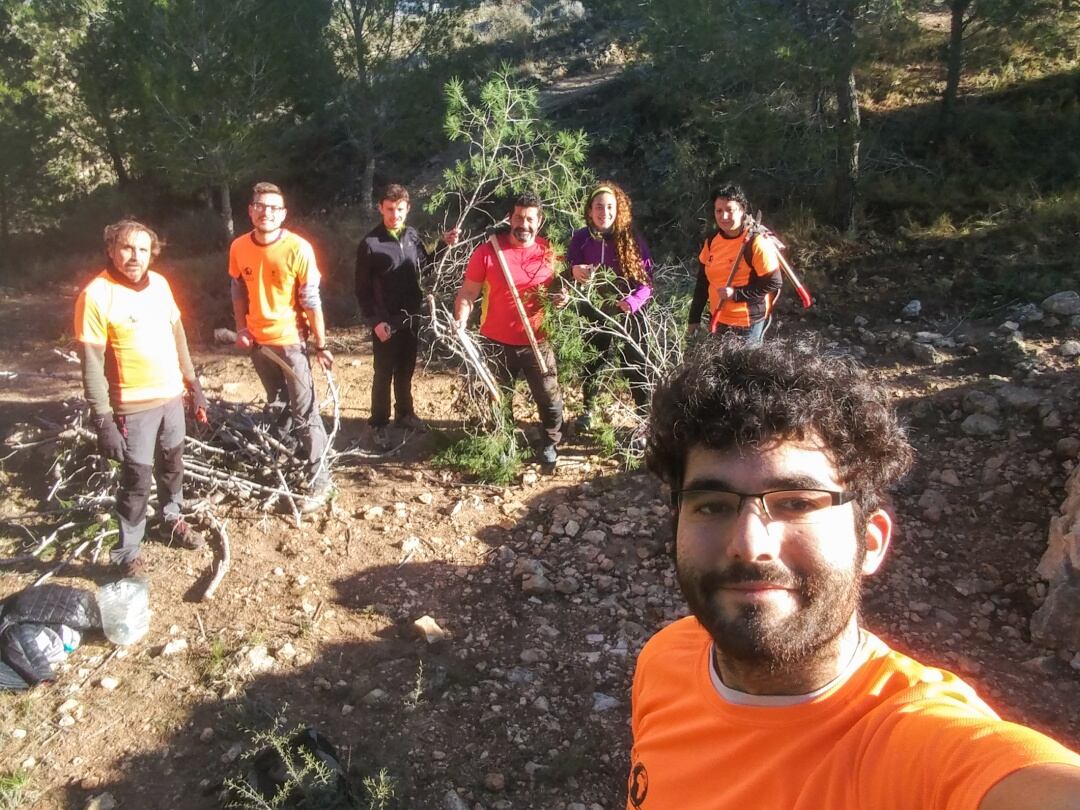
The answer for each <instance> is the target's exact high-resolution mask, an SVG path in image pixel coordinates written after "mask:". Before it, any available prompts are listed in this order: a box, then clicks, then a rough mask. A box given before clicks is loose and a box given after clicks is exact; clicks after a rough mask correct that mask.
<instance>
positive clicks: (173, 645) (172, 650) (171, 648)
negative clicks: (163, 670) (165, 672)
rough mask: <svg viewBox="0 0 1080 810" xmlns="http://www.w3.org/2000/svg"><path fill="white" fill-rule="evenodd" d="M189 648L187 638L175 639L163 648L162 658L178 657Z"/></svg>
mask: <svg viewBox="0 0 1080 810" xmlns="http://www.w3.org/2000/svg"><path fill="white" fill-rule="evenodd" d="M187 648H188V643H187V639H186V638H174V639H173V640H172V641H170V642H169V643H168V644H166V645H165V646H164V647H162V648H161V654H162V656H166V657H167V656H170V655H178V654H179V653H182V652H184V651H185V650H187Z"/></svg>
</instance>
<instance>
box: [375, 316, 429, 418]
mask: <svg viewBox="0 0 1080 810" xmlns="http://www.w3.org/2000/svg"><path fill="white" fill-rule="evenodd" d="M418 346H419V341H418V340H417V337H416V332H414V331H413V329H412V326H411V325H408V324H407V325H405V326H403V327H401V328H400V329H396V330H394V333H393V334H392V335H390V339H389V340H386V341H382V340H379V338H378V336H377V335H375V334H374V333H372V336H371V353H372V355H373V358H374V366H375V376H374V379H373V380H372V382H371V418H370V419H369V420H368V424H370V425H371V426H372V427H382V426H383V425H385V424H386V423H387V422H389V421H390V385H391V383H393V386H394V418H395V419H398V420H401V419H404V418H405V417H406V416H411V415H412V413H413V400H412V378H413V372H414V371H416V352H417V348H418Z"/></svg>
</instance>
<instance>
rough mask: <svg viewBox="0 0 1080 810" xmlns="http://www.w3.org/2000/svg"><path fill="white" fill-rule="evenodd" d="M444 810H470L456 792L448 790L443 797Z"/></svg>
mask: <svg viewBox="0 0 1080 810" xmlns="http://www.w3.org/2000/svg"><path fill="white" fill-rule="evenodd" d="M443 810H470V808H469V805H467V804H466V803H465V800H464V799H462V798H461V797H460V796H458V794H457V791H456V790H448V791H447V792H446V796H444V797H443Z"/></svg>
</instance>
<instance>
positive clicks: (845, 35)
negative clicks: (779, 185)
mask: <svg viewBox="0 0 1080 810" xmlns="http://www.w3.org/2000/svg"><path fill="white" fill-rule="evenodd" d="M855 14H856V11H855V7H854V4H853V3H851V2H848V3H845V4H844V6H843V9H842V11H841V15H840V20H839V24H840V25H839V33H838V36H837V46H838V60H837V67H838V70H837V74H836V84H837V87H836V102H837V104H836V106H837V112H838V115H839V122H838V125H837V146H838V149H837V170H838V172H839V175H840V176H839V178H838V179H839V181H840V182H839V189H840V194H839V200H840V212H839V213H840V217H839V221H840V226H841V227H842V228H843V229H844V230H845V231H847V232H848V233H849V234H854V233H855V231H856V230H857V229H858V224H859V222H858V220H859V148H860V146H861V142H860V140H859V138H860V125H861V121H860V116H859V96H858V91H857V89H856V86H855Z"/></svg>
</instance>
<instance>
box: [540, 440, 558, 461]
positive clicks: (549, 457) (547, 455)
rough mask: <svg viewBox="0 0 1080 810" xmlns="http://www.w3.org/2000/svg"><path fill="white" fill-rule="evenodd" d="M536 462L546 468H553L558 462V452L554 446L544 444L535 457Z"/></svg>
mask: <svg viewBox="0 0 1080 810" xmlns="http://www.w3.org/2000/svg"><path fill="white" fill-rule="evenodd" d="M536 458H537V461H539V462H540V463H541V464H544V465H547V466H554V464H555V462H557V461H558V460H559V450H558V448H557V447H555V445H554V444H545V445H544V446H543V447H542V448H541V449H540V453H539V455H537V457H536Z"/></svg>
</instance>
